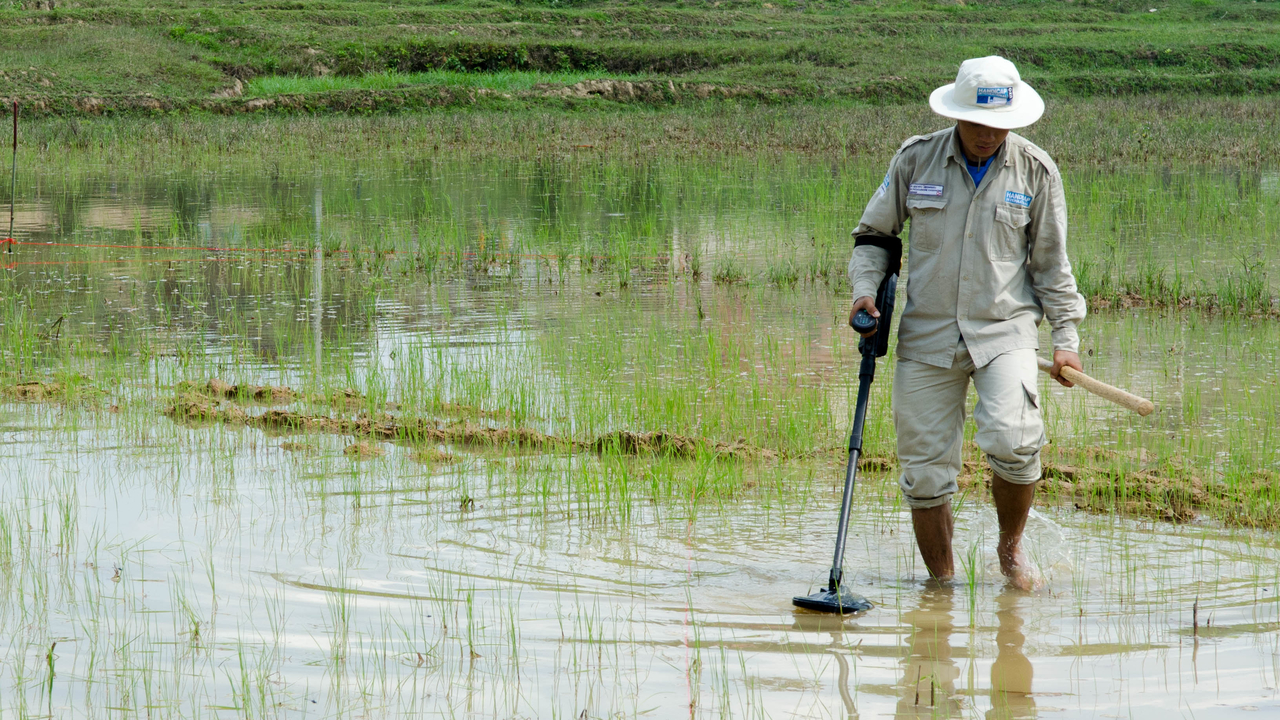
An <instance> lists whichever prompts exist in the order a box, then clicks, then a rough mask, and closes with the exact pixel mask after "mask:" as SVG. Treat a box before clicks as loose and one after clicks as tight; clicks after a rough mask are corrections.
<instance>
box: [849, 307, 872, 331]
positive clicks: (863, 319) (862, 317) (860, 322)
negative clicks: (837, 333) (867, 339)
mask: <svg viewBox="0 0 1280 720" xmlns="http://www.w3.org/2000/svg"><path fill="white" fill-rule="evenodd" d="M849 327H851V328H853V329H854V332H856V333H858V334H859V335H866V334H867V333H873V332H875V331H876V319H875V318H873V317H871V313H869V312H867V311H866V310H859V311H858V312H857V314H856V315H854V316H853V319H852V320H850V321H849Z"/></svg>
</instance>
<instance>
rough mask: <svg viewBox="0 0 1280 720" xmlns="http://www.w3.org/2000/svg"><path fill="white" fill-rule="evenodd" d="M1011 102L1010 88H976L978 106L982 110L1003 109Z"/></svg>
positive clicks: (1011, 89)
mask: <svg viewBox="0 0 1280 720" xmlns="http://www.w3.org/2000/svg"><path fill="white" fill-rule="evenodd" d="M1012 102H1013V88H1011V87H985V88H984V87H980V88H978V106H979V107H984V108H994V107H1003V106H1005V105H1009V104H1011V103H1012Z"/></svg>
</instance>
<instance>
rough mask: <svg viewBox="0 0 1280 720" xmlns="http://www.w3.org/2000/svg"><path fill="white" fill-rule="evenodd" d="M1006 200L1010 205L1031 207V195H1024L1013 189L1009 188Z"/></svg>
mask: <svg viewBox="0 0 1280 720" xmlns="http://www.w3.org/2000/svg"><path fill="white" fill-rule="evenodd" d="M1004 201H1005V202H1007V203H1009V204H1010V205H1017V206H1018V207H1024V208H1029V207H1031V196H1030V195H1024V194H1023V193H1020V192H1014V191H1012V190H1009V191H1008V192H1006V193H1005V194H1004Z"/></svg>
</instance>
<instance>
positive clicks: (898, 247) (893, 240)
mask: <svg viewBox="0 0 1280 720" xmlns="http://www.w3.org/2000/svg"><path fill="white" fill-rule="evenodd" d="M859 245H870V246H872V247H878V248H884V250H885V252H887V253H889V266H888V268H886V269H885V273H884V274H885V277H888V276H890V275H897V274H898V271H899V270H901V269H902V238H899V237H892V236H890V235H880V234H873V233H863V234H862V235H859V236H857V237H856V238H854V240H853V246H854V247H855V248H856V247H858V246H859Z"/></svg>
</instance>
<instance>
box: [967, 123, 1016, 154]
mask: <svg viewBox="0 0 1280 720" xmlns="http://www.w3.org/2000/svg"><path fill="white" fill-rule="evenodd" d="M956 129H957V130H959V131H960V147H962V148H963V149H964V154H965V155H966V156H967V157H968V158H969V159H970V160H977V161H982V160H986V159H987V158H989V157H991V156H992V155H995V154H996V150H999V149H1000V145H1001V143H1003V142H1004V139H1005V138H1006V137H1009V131H1008V130H997V129H996V128H993V127H987V126H986V125H979V124H978V123H972V122H968V121H967V120H958V121H956Z"/></svg>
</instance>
